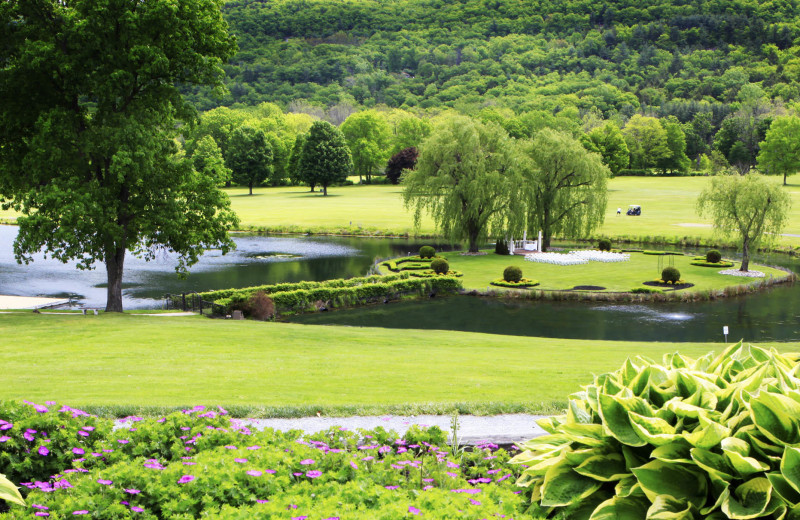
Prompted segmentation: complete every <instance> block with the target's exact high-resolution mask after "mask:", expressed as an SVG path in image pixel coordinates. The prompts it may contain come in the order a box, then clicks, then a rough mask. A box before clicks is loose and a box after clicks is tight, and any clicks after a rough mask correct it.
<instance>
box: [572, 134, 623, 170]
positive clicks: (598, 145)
mask: <svg viewBox="0 0 800 520" xmlns="http://www.w3.org/2000/svg"><path fill="white" fill-rule="evenodd" d="M581 142H582V143H583V146H584V147H586V149H587V150H589V151H590V152H596V153H599V154H600V156H601V157H602V158H603V164H605V165H606V166H608V169H609V170H611V174H612V175H617V174H618V173H619V172H620V170H622V169H623V168H627V167H628V163H629V162H630V152H628V144H627V143H626V142H625V138H624V137H623V135H622V132H621V131H620V129H619V127H618V126H617V125H615V124H613V123H606V124H605V125H603V126H599V127H597V128H595V129H593V130H592V131H591V132H589V133H588V134H584V135H583V136H582V137H581Z"/></svg>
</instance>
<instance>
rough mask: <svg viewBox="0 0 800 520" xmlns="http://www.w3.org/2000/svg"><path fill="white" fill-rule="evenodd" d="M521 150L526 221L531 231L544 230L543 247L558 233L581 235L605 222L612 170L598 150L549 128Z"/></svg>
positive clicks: (545, 247) (522, 187)
mask: <svg viewBox="0 0 800 520" xmlns="http://www.w3.org/2000/svg"><path fill="white" fill-rule="evenodd" d="M522 153H523V154H524V159H523V161H522V164H521V169H522V175H523V177H524V179H525V182H523V183H522V186H521V190H520V191H522V192H523V196H524V197H525V199H526V200H525V202H526V203H527V222H526V225H527V229H528V230H529V231H533V232H537V231H539V230H541V231H542V250H545V251H546V250H547V248H548V247H550V240H551V238H552V236H553V235H554V234H556V233H558V234H560V235H562V236H568V237H579V236H582V235H586V234H588V233H591V232H592V231H593V230H594V229H596V228H597V227H598V226H600V225H601V224H602V223H603V220H604V218H605V210H606V202H607V200H608V189H607V187H608V178H609V177H610V175H611V173H610V171H609V169H608V167H606V166H605V165H604V164H603V163H602V161H601V159H600V156H599V155H597V154H594V153H590V152H587V151H586V149H585V148H584V147H583V146H581V144H580V143H579V142H578V141H577V140H576V139H574V138H573V137H571V136H570V135H568V134H565V133H562V132H557V131H553V130H549V129H545V130H542V131H540V132H539V133H537V134H536V137H535V138H534V140H533V141H532V142H527V143H525V144H523V145H522ZM516 189H519V188H514V190H516ZM515 217H518V215H515Z"/></svg>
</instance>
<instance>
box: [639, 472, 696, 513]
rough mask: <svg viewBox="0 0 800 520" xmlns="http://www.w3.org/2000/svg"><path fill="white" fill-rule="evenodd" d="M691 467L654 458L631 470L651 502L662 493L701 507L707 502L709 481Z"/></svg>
mask: <svg viewBox="0 0 800 520" xmlns="http://www.w3.org/2000/svg"><path fill="white" fill-rule="evenodd" d="M690 468H691V467H690V466H686V465H683V464H673V463H669V462H662V461H660V460H654V461H652V462H648V463H647V464H645V465H644V466H641V467H638V468H633V469H632V470H631V471H633V474H634V476H636V479H637V480H638V481H639V484H640V485H641V486H642V490H643V491H644V493H645V495H647V498H649V499H650V501H651V502H655V500H656V498H658V496H660V495H669V496H671V497H675V498H680V499H682V500H686V501H687V502H688V503H690V504H694V506H695V507H696V508H698V509H699V508H701V507H703V506H704V505H705V503H706V498H707V494H708V493H707V491H708V481H707V480H706V477H705V476H704V475H703V474H702V473H700V472H699V471H697V470H692V469H690Z"/></svg>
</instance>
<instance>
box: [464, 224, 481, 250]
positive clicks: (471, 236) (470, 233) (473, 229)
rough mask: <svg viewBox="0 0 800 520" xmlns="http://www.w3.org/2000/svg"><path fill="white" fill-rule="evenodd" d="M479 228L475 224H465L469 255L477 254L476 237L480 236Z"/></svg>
mask: <svg viewBox="0 0 800 520" xmlns="http://www.w3.org/2000/svg"><path fill="white" fill-rule="evenodd" d="M480 232H481V230H480V228H479V227H478V226H477V224H474V223H468V224H467V239H468V240H469V249H468V251H469V252H470V253H477V252H478V235H480Z"/></svg>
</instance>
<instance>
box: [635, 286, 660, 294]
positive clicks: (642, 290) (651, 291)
mask: <svg viewBox="0 0 800 520" xmlns="http://www.w3.org/2000/svg"><path fill="white" fill-rule="evenodd" d="M630 292H631V293H633V294H663V293H664V291H662V290H661V289H656V288H653V287H634V288H633V289H631V291H630Z"/></svg>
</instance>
